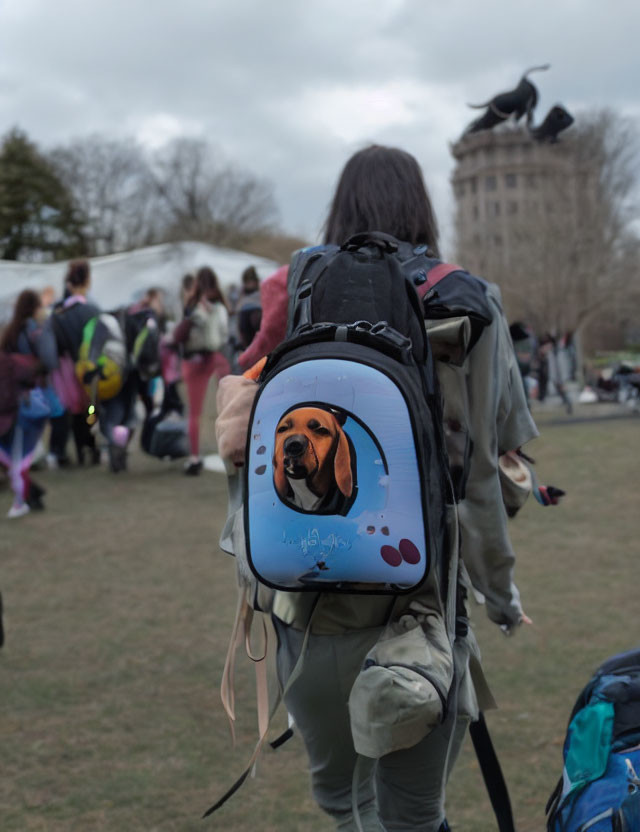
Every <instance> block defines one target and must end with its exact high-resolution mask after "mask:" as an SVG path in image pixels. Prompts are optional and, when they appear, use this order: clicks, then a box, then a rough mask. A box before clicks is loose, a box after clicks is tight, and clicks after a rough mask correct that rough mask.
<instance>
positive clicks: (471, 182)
mask: <svg viewBox="0 0 640 832" xmlns="http://www.w3.org/2000/svg"><path fill="white" fill-rule="evenodd" d="M469 187H470V188H471V193H472V194H477V193H478V178H477V176H472V177H471V179H469Z"/></svg>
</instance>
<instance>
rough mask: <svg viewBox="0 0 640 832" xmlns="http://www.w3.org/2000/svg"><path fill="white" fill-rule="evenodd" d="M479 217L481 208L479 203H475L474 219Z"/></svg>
mask: <svg viewBox="0 0 640 832" xmlns="http://www.w3.org/2000/svg"><path fill="white" fill-rule="evenodd" d="M479 217H480V209H479V208H478V206H477V205H474V206H473V218H474V220H477V219H478V218H479Z"/></svg>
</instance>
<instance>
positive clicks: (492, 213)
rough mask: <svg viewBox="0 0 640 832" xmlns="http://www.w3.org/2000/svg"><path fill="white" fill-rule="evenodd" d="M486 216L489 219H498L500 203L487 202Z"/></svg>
mask: <svg viewBox="0 0 640 832" xmlns="http://www.w3.org/2000/svg"><path fill="white" fill-rule="evenodd" d="M487 216H489V217H499V216H500V203H499V202H498V201H493V200H491V201H488V202H487Z"/></svg>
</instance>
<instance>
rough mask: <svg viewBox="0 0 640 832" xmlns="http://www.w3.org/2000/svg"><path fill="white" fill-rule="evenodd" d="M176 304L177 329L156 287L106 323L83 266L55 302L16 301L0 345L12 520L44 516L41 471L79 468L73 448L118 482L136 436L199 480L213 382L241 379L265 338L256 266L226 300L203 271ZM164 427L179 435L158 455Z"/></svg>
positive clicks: (31, 296)
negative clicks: (258, 337)
mask: <svg viewBox="0 0 640 832" xmlns="http://www.w3.org/2000/svg"><path fill="white" fill-rule="evenodd" d="M179 292H180V310H179V314H178V315H177V316H176V317H177V320H172V319H171V317H172V316H171V310H170V306H171V304H170V303H168V300H170V299H168V298H167V296H166V293H165V291H164V290H162V289H160V288H157V287H149V288H148V289H147V291H146V292H145V293H144V294H143V295H142V297H140V298H139V299H138V300H137V301H136V302H134V303H132V304H130V305H128V306H126V307H122V308H119V309H115V310H109V311H108V312H107V311H105V310H102V309H100V308H99V306H98V305H97V304H96V303H95V301H94V299H93V298H92V293H91V267H90V263H89V261H87V260H84V259H81V260H73V261H71V262H70V263H69V265H68V267H67V271H66V274H65V277H64V285H63V292H62V296H61V297H60V298H59V299H56V297H55V292H54V290H53V289H52V288H51V287H47V288H45V289H43V290H42V291H39V292H38V291H34V290H32V289H25V290H24V291H22V292H21V293H20V294H19V296H18V298H17V300H16V302H15V306H14V309H13V314H12V317H11V319H10V321H9V322H8V324H7V325H6V326H5V327H4V329H3V330H2V333H1V334H0V468H2V469H4V472H5V476H6V478H7V479H8V482H9V483H10V486H11V489H12V490H13V502H12V505H11V507H10V509H9V512H8V517H9V518H11V519H14V518H18V517H22V516H24V515H26V514H28V513H29V512H30V511H32V510H39V509H40V510H41V509H43V508H44V505H45V503H44V495H45V490H44V488H43V487H42V486H41V485H40V484H38V483H37V482H36V480H35V479H34V478H33V476H32V475H31V468H32V465H33V463H34V459H35V457H36V455H42V456H44V457H45V459H46V464H47V465H48V466H49V467H50V468H66V467H68V466H70V465H72V464H73V462H72V455H71V454H70V453H69V445H70V444H71V439H73V445H74V446H75V463H76V464H77V465H79V466H83V465H99V464H100V463H101V461H102V460H103V459H105V460H106V461H108V465H109V468H110V470H111V471H112V472H114V473H118V472H120V471H124V470H126V468H127V455H128V449H129V447H130V445H131V442H132V440H133V438H134V436H135V435H136V434H137V435H138V436H139V438H140V443H141V445H142V448H143V450H146V451H147V452H149V453H152V454H154V455H157V456H170V457H181V456H188V459H187V461H186V464H185V468H184V471H185V474H187V475H190V476H193V475H197V474H199V473H200V471H201V470H202V467H203V461H202V456H201V452H200V422H201V419H202V410H203V406H204V402H205V397H206V393H207V389H208V387H209V382H210V380H211V378H212V376H215V377H216V379H218V380H219V379H221V378H222V377H224V376H225V375H226V374H228V373H229V372H231V370H232V368H236V369H237V367H238V358H239V356H241V354H242V352H243V351H245V350H246V349H247V348H248V347H249V346H250V345H251V342H252V340H253V338H254V336H255V334H256V333H257V331H258V330H259V328H260V321H261V302H260V279H259V277H258V274H257V272H256V270H255V268H254V267H253V266H249V267H248V268H247V269H245V271H244V272H243V274H242V276H241V285H240V287H239V288H236V287H235V286H233V287H231V289H230V291H229V293H228V296H227V297H225V295H224V293H223V292H222V290H221V288H220V286H219V282H218V278H217V276H216V274H215V272H214V270H213V269H211V268H210V267H208V266H203V267H202V268H200V269H199V270H198V271H197V272H196V273H195V274H194V275H192V274H187V275H185V276H184V278H183V279H182V282H181V284H180V289H179ZM180 382H183V385H184V392H185V395H186V406H187V412H188V423H187V425H185V424H184V422H183V421H182V417H183V416H184V411H185V403H184V402H183V399H182V396H181V392H180V386H179V385H180ZM167 422H169V426H170V427H172V431H171V432H169V431H166V433H165V435H164V438H165V441H164V443H163V442H160V441H156V442H155V443H154V434H155V433H157V436H156V440H157V439H158V437H161V436H162V431H163V427H164V428H165V429H166V428H167V424H166V423H167ZM168 436H171V437H172V440H173V442H172V443H169V444H168V443H167V437H168ZM43 448H46V449H45V452H44V454H42V450H43Z"/></svg>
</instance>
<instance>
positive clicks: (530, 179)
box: [527, 173, 538, 188]
mask: <svg viewBox="0 0 640 832" xmlns="http://www.w3.org/2000/svg"><path fill="white" fill-rule="evenodd" d="M537 187H538V177H537V176H536V175H535V173H528V174H527V188H537Z"/></svg>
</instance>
